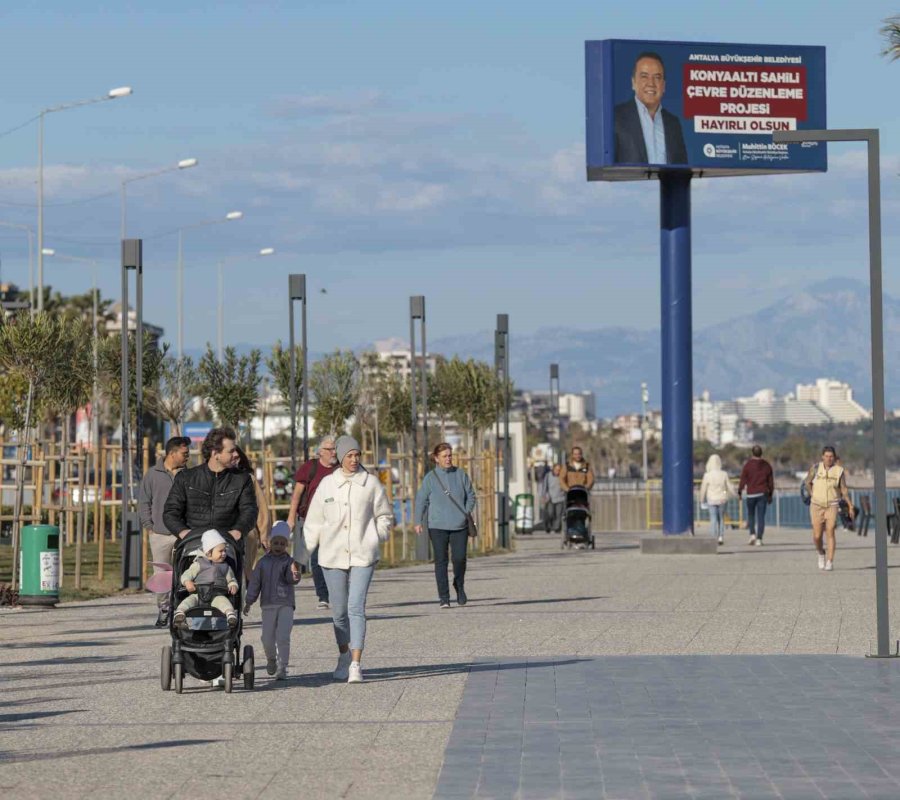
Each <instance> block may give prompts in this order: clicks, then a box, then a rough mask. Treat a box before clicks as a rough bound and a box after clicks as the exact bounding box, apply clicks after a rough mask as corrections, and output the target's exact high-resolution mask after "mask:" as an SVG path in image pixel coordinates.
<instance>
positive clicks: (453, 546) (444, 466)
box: [416, 442, 475, 608]
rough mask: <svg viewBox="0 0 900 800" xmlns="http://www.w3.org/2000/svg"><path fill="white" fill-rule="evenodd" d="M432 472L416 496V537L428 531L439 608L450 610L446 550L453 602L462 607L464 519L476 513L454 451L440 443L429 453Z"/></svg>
mask: <svg viewBox="0 0 900 800" xmlns="http://www.w3.org/2000/svg"><path fill="white" fill-rule="evenodd" d="M431 457H432V459H433V460H434V469H433V470H431V471H430V472H428V473H427V474H426V475H425V477H424V478H423V479H422V485H421V486H419V491H418V492H417V493H416V534H418V535H420V536H421V535H422V533H423V532H424V531H425V529H426V528H427V529H428V536H429V538H430V539H431V546H432V547H433V548H434V579H435V581H436V582H437V590H438V601H439V602H440V604H441V608H450V584H449V581H448V578H447V563H448V558H447V550H448V549H449V550H450V558H451V559H452V560H453V588H454V589H455V590H456V602H457V604H458V605H461V606H464V605H465V604H466V603H467V602H468V598H467V597H466V586H465V581H466V546H467V545H468V541H469V538H468V536H469V531H468V521H467V515H468V514H471V513H472V512H473V511H474V510H475V490H474V489H473V488H472V481H471V480H469V476H468V475H467V474H466V473H465V471H464V470H461V469H460V468H459V467H454V466H453V448H452V447H451V446H450V445H449V444H447V442H441V443H440V444H439V445H438V446H437V447H435V448H434V450H432V452H431Z"/></svg>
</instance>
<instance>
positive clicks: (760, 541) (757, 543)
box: [755, 539, 762, 547]
mask: <svg viewBox="0 0 900 800" xmlns="http://www.w3.org/2000/svg"><path fill="white" fill-rule="evenodd" d="M755 544H756V546H757V547H762V539H757V540H756V542H755Z"/></svg>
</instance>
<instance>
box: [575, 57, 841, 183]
mask: <svg viewBox="0 0 900 800" xmlns="http://www.w3.org/2000/svg"><path fill="white" fill-rule="evenodd" d="M585 90H586V111H587V120H586V122H587V125H586V135H587V141H586V144H587V177H588V180H646V179H647V178H653V177H657V176H658V174H659V172H660V171H661V170H664V169H667V168H668V169H682V170H688V169H690V170H691V172H692V173H693V174H694V175H697V176H704V177H713V176H727V175H760V174H773V173H784V172H824V171H825V170H826V169H827V166H828V160H827V149H826V146H825V143H824V142H821V143H819V142H803V143H800V144H790V145H788V144H776V143H774V142H773V141H772V133H773V132H774V131H780V130H803V129H822V128H826V127H827V125H826V121H825V48H824V47H804V46H794V45H754V44H723V43H714V44H710V43H700V42H658V41H640V40H626V39H605V40H603V41H596V42H585Z"/></svg>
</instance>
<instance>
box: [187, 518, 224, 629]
mask: <svg viewBox="0 0 900 800" xmlns="http://www.w3.org/2000/svg"><path fill="white" fill-rule="evenodd" d="M200 548H201V550H202V551H203V552H202V553H201V554H199V555H198V556H197V557H196V558H195V559H194V563H193V564H191V565H190V566H189V567H188V568H187V569H186V570H185V571H184V572H183V573H182V574H181V585H182V586H184V588H185V589H187V590H188V591H189V592H190V593H191V594H189V595H188V596H187V597H185V598H184V600H182V601H181V603H179V604H178V608H176V609H175V616H174V618H173V620H172V621H173V622H174V623H175V624H176V625H177V626H179V627H184V626H185V625H186V620H185V614H186V612H188V611H190V610H191V609H192V608H196V607H197V606H198V605H200V602H201V600H200V594H199V591H198V587H212V588H217V589H221V590H224V591H227V592H228V594H236V593H237V590H238V582H237V579H236V578H235V577H234V572H233V571H232V569H231V567H230V566H228V563H227V562H226V561H225V555H226V544H225V540H224V539H223V538H222V535H221V534H220V533H219V532H218V531H216V530H208V531H206V533H204V534H203V538H202V539H201V540H200ZM209 604H210V605H211V606H212V607H213V608H215V609H217V610H218V611H221V612H222V613H223V614H224V615H225V619H227V620H228V625H229V627H231V628H233V627H234V626H235V625H237V612H236V611H235V610H234V606H233V605H231V601H230V600H229V599H228V598H227V597H225V596H224V595H222V594H217V595H216V596H215V597H213V599H212V600H210V602H209Z"/></svg>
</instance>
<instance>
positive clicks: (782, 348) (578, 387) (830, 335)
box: [188, 279, 900, 417]
mask: <svg viewBox="0 0 900 800" xmlns="http://www.w3.org/2000/svg"><path fill="white" fill-rule="evenodd" d="M884 339H885V384H886V395H887V407H888V408H889V409H890V408H896V407H900V371H898V369H897V365H898V364H900V301H898V300H897V299H896V298H894V297H890V296H888V295H886V296H885V298H884ZM252 346H253V345H249V344H239V345H237V346H236V347H237V350H238V352H241V353H243V352H247V351H249V350H250V349H251V347H252ZM371 346H372V345H368V346H367V347H360V348H358V349H359V350H360V351H362V350H365V349H370V348H371ZM260 347H261V348H262V349H263V352H264V354H265V353H266V352H268V348H269V347H270V345H268V344H267V345H260ZM428 349H429V350H430V351H431V352H433V353H441V354H444V355H452V354H456V355H459V356H460V357H462V358H470V357H472V358H477V359H480V360H483V361H487V362H488V363H490V364H493V361H494V351H493V333H492V332H490V331H478V332H474V333H470V334H460V335H457V336H452V337H444V338H438V339H435V340H432V341H431V342H429V348H428ZM188 353H189V354H190V355H193V356H194V357H195V358H197V357H198V355H199V354H200V353H199V351H197V352H193V351H188ZM319 356H320V354H317V353H310V358H311V359H312V360H315V359H316V358H318V357H319ZM510 357H511V364H510V372H511V374H512V377H513V380H514V381H515V384H516V386H517V387H519V388H523V389H538V390H546V389H547V388H548V384H549V365H550V364H551V363H558V364H559V365H560V366H559V369H560V384H561V388H562V391H564V392H566V391H570V392H572V391H583V390H585V389H587V390H591V391H593V392H594V393H595V394H596V397H597V413H598V415H599V416H602V417H609V416H613V415H615V414H620V413H625V412H630V411H636V410H638V408H639V407H640V384H641V381H646V382H647V384H648V386H649V388H650V405H651V407H659V384H660V370H661V366H660V343H659V331H658V330H653V331H642V330H637V329H632V328H622V327H617V328H598V329H597V330H576V329H574V328H565V327H552V328H541V329H539V330H538V331H536V332H535V333H533V334H516V333H515V331H513V333H512V337H511V342H510ZM869 358H870V355H869V287H868V285H867V284H865V283H862V282H860V281H854V280H834V279H832V280H828V281H825V282H822V283H820V284H816V285H813V286H811V287H810V288H809V289H807V290H806V291H803V292H798V293H795V294H792V295H788V296H786V297H784V298H783V299H782V300H780V301H779V302H778V303H775V304H774V305H771V306H768V307H767V308H763V309H761V310H760V311H757V312H754V313H752V314H746V315H743V316H740V317H736V318H735V319H733V320H730V321H728V322H724V323H720V324H717V325H711V326H709V327H706V328H700V329H695V331H694V394H695V395H699V394H700V393H701V392H702V391H704V390H707V389H708V390H709V392H710V394H711V395H712V398H713V399H714V400H729V399H731V398H734V397H743V396H747V395H751V394H753V393H754V392H756V391H758V390H759V389H763V388H772V389H775V390H776V391H777V392H778V393H779V394H784V393H787V392H789V391H793V390H794V388H795V386H796V384H797V383H811V382H813V381H814V380H815V379H816V378H834V379H836V380H840V381H845V382H847V383H849V384H850V385H851V386H852V387H853V390H854V396H855V397H856V399H857V400H858V401H859V402H860V403H862V404H863V405H865V406H867V407H871V403H872V394H871V375H870V370H869Z"/></svg>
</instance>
